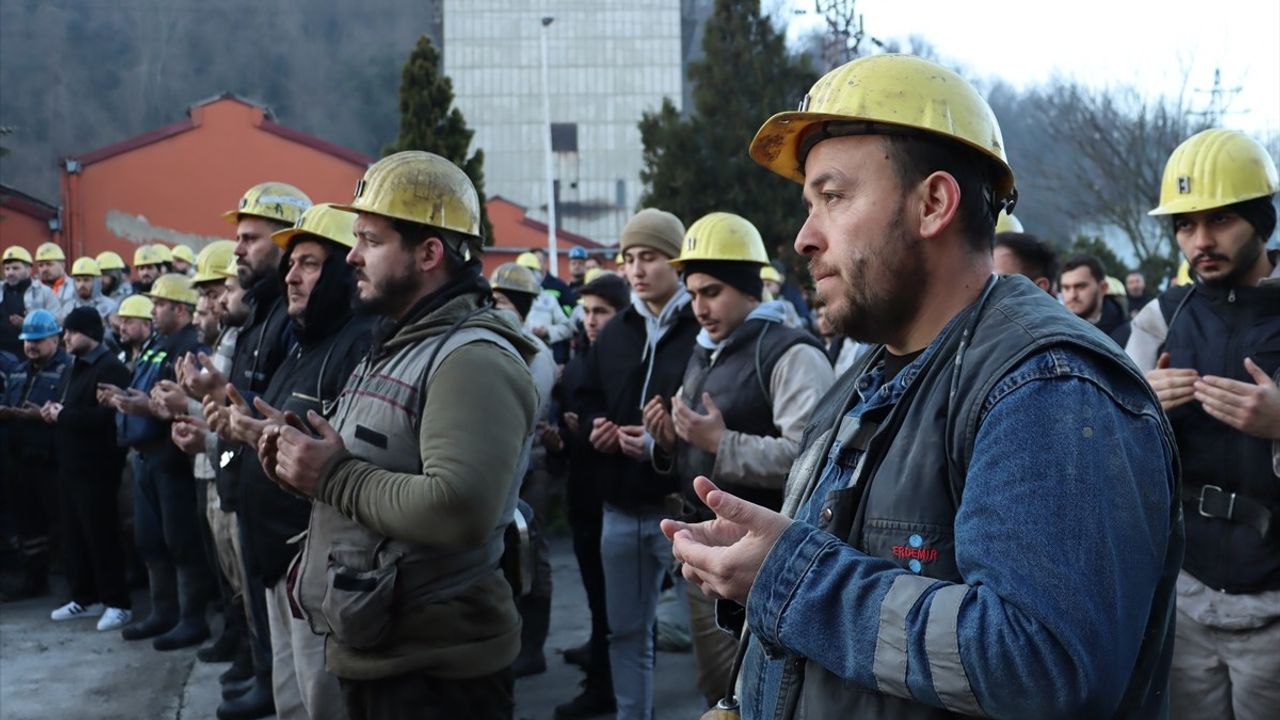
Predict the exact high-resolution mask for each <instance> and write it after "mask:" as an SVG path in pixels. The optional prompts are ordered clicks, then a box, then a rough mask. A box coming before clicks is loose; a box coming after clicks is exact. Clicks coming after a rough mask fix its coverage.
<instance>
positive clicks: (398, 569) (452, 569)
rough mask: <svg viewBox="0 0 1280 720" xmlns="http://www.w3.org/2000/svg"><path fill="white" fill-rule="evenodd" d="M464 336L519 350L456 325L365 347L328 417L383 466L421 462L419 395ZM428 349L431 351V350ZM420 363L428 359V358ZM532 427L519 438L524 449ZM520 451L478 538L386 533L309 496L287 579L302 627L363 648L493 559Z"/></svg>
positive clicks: (417, 467) (490, 334) (516, 483)
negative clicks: (499, 505)
mask: <svg viewBox="0 0 1280 720" xmlns="http://www.w3.org/2000/svg"><path fill="white" fill-rule="evenodd" d="M472 342H488V343H492V344H493V345H495V346H497V347H496V348H495V351H496V352H507V353H510V354H511V355H512V356H514V357H516V358H519V359H520V361H521V363H524V359H523V358H522V357H521V356H520V353H519V351H517V350H516V348H515V346H513V345H512V344H511V343H510V342H509V341H508V340H507V339H505V338H503V337H502V336H501V335H499V334H498V333H496V332H494V331H493V330H489V329H485V328H474V327H463V328H461V329H458V330H455V331H453V332H451V333H442V334H440V335H437V336H435V337H431V338H428V339H426V340H424V341H422V342H420V343H417V344H416V345H412V346H410V347H407V348H404V349H402V350H401V351H399V352H398V353H396V354H395V355H393V356H391V357H390V358H389V359H377V360H371V358H370V357H369V356H366V357H365V359H364V360H362V361H361V362H360V364H359V365H358V366H357V367H356V370H355V372H354V373H353V374H352V376H351V379H350V380H348V381H347V386H346V388H345V389H344V390H343V392H342V395H341V396H340V397H339V399H338V405H337V408H336V410H335V411H334V415H333V418H332V421H331V422H332V424H333V427H334V429H335V430H337V431H338V432H339V434H341V435H342V440H343V442H344V443H345V444H346V447H347V450H348V451H349V452H350V453H351V454H352V455H354V456H355V457H357V458H359V459H361V460H365V461H367V462H370V463H373V464H374V465H377V466H378V467H380V468H383V469H386V470H390V471H393V472H403V473H420V472H422V457H421V454H420V452H419V448H418V433H419V427H420V425H421V423H422V422H425V421H426V420H425V419H423V418H421V417H419V414H420V413H421V411H422V403H423V395H424V391H425V389H426V387H427V385H428V384H429V383H430V382H431V376H432V375H434V373H435V371H436V369H437V368H439V366H440V364H441V363H442V362H444V360H445V358H447V357H448V356H449V355H450V354H451V353H452V352H453V351H455V350H457V349H458V348H460V347H462V346H463V345H466V344H468V343H472ZM437 350H438V351H437ZM428 366H430V367H428ZM531 439H532V436H530V437H527V438H526V439H525V444H524V447H523V449H522V450H521V456H522V458H526V459H527V457H528V454H529V448H530V441H531ZM525 464H526V463H525V461H523V460H522V461H521V462H519V463H517V466H516V468H517V473H516V476H515V477H513V478H512V479H511V484H510V487H509V488H508V490H507V497H506V501H505V504H504V506H503V513H502V516H501V518H500V519H499V521H498V523H497V524H496V525H494V527H493V528H492V530H491V532H490V533H489V536H488V539H487V540H486V541H485V542H484V543H483V544H482V545H480V546H479V547H474V548H469V549H461V550H458V549H445V548H435V547H428V546H425V545H420V544H418V543H413V542H407V541H403V540H396V539H393V538H389V537H386V536H383V535H380V534H378V533H377V532H374V531H373V530H370V529H368V528H366V527H364V526H362V525H360V524H358V523H356V522H355V521H353V520H351V519H349V518H348V517H346V516H345V515H343V514H341V513H339V512H338V511H337V510H336V509H335V508H333V507H332V506H330V505H328V504H326V503H322V502H316V503H314V504H313V505H312V510H311V521H310V527H309V529H308V533H307V541H306V545H305V546H304V548H303V551H302V553H301V555H300V556H299V558H298V560H296V561H295V562H296V563H297V565H298V567H297V575H296V580H295V581H294V582H293V583H292V594H293V598H294V601H295V603H296V605H297V607H299V608H300V609H301V610H302V613H303V615H304V616H305V619H306V620H307V621H308V623H309V624H310V626H311V629H312V630H313V631H314V632H316V633H320V634H325V635H332V636H333V639H334V640H336V641H337V642H339V643H341V644H343V645H346V646H349V647H353V648H357V649H370V648H374V647H377V646H378V645H380V644H382V643H383V642H384V641H385V640H386V639H387V637H388V635H389V634H390V632H391V630H392V628H393V627H394V626H395V624H396V618H397V617H398V615H399V610H400V609H402V608H411V607H415V606H419V605H422V604H424V603H433V602H440V601H443V600H447V599H449V598H452V597H455V596H457V595H459V594H460V593H462V592H463V591H464V590H465V589H466V588H467V587H468V586H470V585H471V584H473V583H475V582H476V581H477V580H479V579H481V578H483V577H486V576H488V575H490V574H492V573H493V572H494V570H495V569H497V568H498V562H499V559H500V558H501V556H502V551H503V532H504V530H505V529H506V527H507V525H508V524H509V523H510V522H511V519H512V514H513V512H514V510H515V505H516V498H517V495H518V493H519V490H520V481H521V477H522V475H523V473H524V466H525Z"/></svg>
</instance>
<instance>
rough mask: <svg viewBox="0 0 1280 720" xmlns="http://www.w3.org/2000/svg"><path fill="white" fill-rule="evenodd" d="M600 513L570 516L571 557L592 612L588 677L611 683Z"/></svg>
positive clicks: (572, 514)
mask: <svg viewBox="0 0 1280 720" xmlns="http://www.w3.org/2000/svg"><path fill="white" fill-rule="evenodd" d="M602 525H603V515H602V512H601V511H600V510H599V509H597V511H596V513H595V514H594V515H592V514H591V513H589V512H575V513H571V514H570V515H569V526H570V527H571V528H572V530H573V554H574V555H575V556H577V558H578V570H579V572H581V573H582V587H583V589H585V590H586V591H587V607H588V608H589V609H590V610H591V640H590V647H591V660H590V664H589V665H590V666H589V667H588V668H587V676H588V678H590V679H592V680H596V679H598V680H600V681H603V682H608V683H610V684H612V681H611V678H610V674H609V613H608V610H606V605H605V601H604V562H603V561H602V560H601V559H600V529H601V526H602Z"/></svg>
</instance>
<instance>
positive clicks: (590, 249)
mask: <svg viewBox="0 0 1280 720" xmlns="http://www.w3.org/2000/svg"><path fill="white" fill-rule="evenodd" d="M485 209H486V210H488V211H489V222H490V223H491V224H492V225H493V236H494V239H495V241H496V242H495V244H494V245H493V246H492V247H490V248H486V249H485V253H484V273H485V277H488V275H489V273H491V272H492V271H493V269H494V268H496V267H498V266H499V265H501V264H502V263H505V262H513V261H514V260H515V259H516V256H517V255H519V254H520V253H522V252H527V251H529V250H532V249H533V248H542V249H544V250H545V249H546V247H547V224H546V223H544V222H539V221H537V220H534V219H532V218H529V217H527V216H526V215H525V208H524V206H523V205H518V204H516V203H514V202H511V201H510V200H508V199H506V198H504V197H502V196H501V195H494V196H493V197H491V198H489V199H488V200H487V201H486V202H485ZM574 247H580V248H584V249H586V251H587V255H588V256H591V257H595V258H599V259H600V264H601V266H603V267H607V268H611V267H613V258H614V255H616V254H617V252H618V250H617V248H611V247H606V246H604V245H601V244H599V243H597V242H595V241H594V240H591V239H590V238H586V237H583V236H581V235H578V234H576V233H571V232H569V231H568V230H564V229H561V230H560V231H559V232H557V233H556V254H557V255H559V256H560V273H559V277H561V278H564V279H566V281H567V278H568V275H569V265H568V262H567V258H568V257H569V250H570V249H572V248H574Z"/></svg>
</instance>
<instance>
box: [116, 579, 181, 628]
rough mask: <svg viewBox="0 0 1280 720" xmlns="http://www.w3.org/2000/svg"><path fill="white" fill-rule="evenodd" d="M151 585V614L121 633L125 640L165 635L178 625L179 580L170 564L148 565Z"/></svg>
mask: <svg viewBox="0 0 1280 720" xmlns="http://www.w3.org/2000/svg"><path fill="white" fill-rule="evenodd" d="M147 577H148V579H149V582H150V585H151V613H150V614H149V615H147V617H146V619H144V620H141V621H139V622H135V623H132V624H130V625H128V626H126V627H125V629H124V630H122V631H120V636H121V637H123V638H124V639H125V640H146V639H147V638H153V637H156V636H157V635H163V634H165V633H167V632H169V631H170V630H172V629H173V626H174V625H176V624H178V578H177V573H176V572H175V571H174V569H173V566H172V565H170V564H168V563H154V564H149V565H147Z"/></svg>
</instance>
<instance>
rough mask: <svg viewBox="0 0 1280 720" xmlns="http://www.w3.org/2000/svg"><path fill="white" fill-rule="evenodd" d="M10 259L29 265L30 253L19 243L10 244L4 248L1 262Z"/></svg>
mask: <svg viewBox="0 0 1280 720" xmlns="http://www.w3.org/2000/svg"><path fill="white" fill-rule="evenodd" d="M10 260H18V261H20V262H24V263H26V264H28V265H30V264H31V253H30V252H27V249H26V248H24V247H22V246H21V245H10V246H9V247H7V248H5V249H4V259H3V262H9V261H10Z"/></svg>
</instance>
